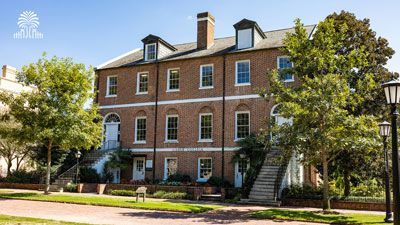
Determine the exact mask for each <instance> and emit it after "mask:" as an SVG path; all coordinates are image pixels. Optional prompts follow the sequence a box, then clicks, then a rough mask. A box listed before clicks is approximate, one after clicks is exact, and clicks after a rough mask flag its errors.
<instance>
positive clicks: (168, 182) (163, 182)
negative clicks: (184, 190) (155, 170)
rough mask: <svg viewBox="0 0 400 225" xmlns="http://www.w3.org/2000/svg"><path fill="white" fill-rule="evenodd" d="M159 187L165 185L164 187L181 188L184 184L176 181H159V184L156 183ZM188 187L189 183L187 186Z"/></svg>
mask: <svg viewBox="0 0 400 225" xmlns="http://www.w3.org/2000/svg"><path fill="white" fill-rule="evenodd" d="M158 184H159V185H165V186H183V185H184V184H183V183H182V182H178V181H166V180H163V181H160V183H158ZM188 185H190V183H189V184H188Z"/></svg>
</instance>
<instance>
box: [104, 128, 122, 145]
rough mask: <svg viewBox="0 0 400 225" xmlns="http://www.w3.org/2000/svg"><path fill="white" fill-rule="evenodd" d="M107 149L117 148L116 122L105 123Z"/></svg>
mask: <svg viewBox="0 0 400 225" xmlns="http://www.w3.org/2000/svg"><path fill="white" fill-rule="evenodd" d="M104 145H106V147H108V149H112V148H117V147H119V146H118V124H107V125H106V143H104Z"/></svg>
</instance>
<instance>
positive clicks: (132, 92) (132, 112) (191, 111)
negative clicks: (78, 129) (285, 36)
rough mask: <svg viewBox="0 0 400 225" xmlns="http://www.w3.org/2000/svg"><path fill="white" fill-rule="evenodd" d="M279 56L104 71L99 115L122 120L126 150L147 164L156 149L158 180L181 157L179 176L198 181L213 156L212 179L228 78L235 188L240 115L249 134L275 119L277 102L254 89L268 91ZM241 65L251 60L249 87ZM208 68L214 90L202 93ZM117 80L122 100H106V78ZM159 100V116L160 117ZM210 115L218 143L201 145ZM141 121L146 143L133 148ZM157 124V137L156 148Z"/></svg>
mask: <svg viewBox="0 0 400 225" xmlns="http://www.w3.org/2000/svg"><path fill="white" fill-rule="evenodd" d="M202 22H207V24H208V25H209V23H210V22H208V21H202ZM199 24H200V22H199ZM199 29H200V28H199ZM212 33H213V31H212ZM212 36H213V34H212ZM198 39H199V38H198ZM207 42H209V41H207ZM200 51H201V50H200ZM280 55H282V54H281V52H280V51H279V50H278V48H272V49H262V50H254V51H245V52H237V53H229V54H220V55H215V56H205V57H197V58H188V59H180V60H168V61H162V60H161V61H158V62H150V63H144V64H138V65H133V66H125V67H117V68H108V69H100V70H97V75H98V83H97V86H98V91H99V94H98V103H99V105H100V106H102V107H103V108H101V109H100V113H101V114H102V115H103V116H105V115H107V114H108V113H116V114H118V115H119V117H120V142H121V147H122V148H127V149H132V151H133V154H134V155H135V154H136V155H140V156H145V157H146V160H152V159H153V148H154V146H156V149H157V153H156V161H155V163H154V165H155V168H153V170H154V169H155V177H156V178H158V179H163V178H164V172H165V171H164V166H165V165H164V164H165V157H177V159H178V162H177V164H178V172H179V173H187V174H189V175H190V176H191V177H192V179H194V180H196V179H197V178H198V158H199V157H211V158H212V169H213V170H212V174H213V175H215V176H222V151H221V149H222V132H223V131H222V121H223V114H222V112H223V101H222V97H223V95H224V93H223V86H224V84H223V81H224V75H225V96H226V97H225V98H226V100H225V134H224V136H225V140H224V148H225V157H224V176H225V178H227V179H229V180H230V181H231V182H232V183H233V182H234V179H235V173H234V164H231V163H230V161H231V159H232V156H233V155H234V151H233V150H234V149H235V148H237V143H236V142H235V112H237V111H249V112H250V132H257V131H259V129H260V128H262V127H263V126H264V123H263V119H264V118H265V117H268V116H269V115H270V111H271V108H272V107H273V106H274V102H265V101H264V100H263V99H261V98H258V97H257V96H256V92H255V88H259V87H267V86H268V83H267V82H266V74H267V71H268V70H270V69H276V68H277V57H278V56H280ZM242 60H249V61H250V85H244V86H235V82H236V81H235V80H236V62H237V61H242ZM206 64H212V65H213V88H210V89H201V88H199V87H200V66H201V65H206ZM224 65H225V68H224ZM171 68H179V70H180V80H179V91H174V92H169V91H167V84H168V81H167V80H168V69H171ZM144 71H147V72H148V74H149V80H148V93H147V94H140V95H138V94H136V90H137V85H138V84H137V81H138V79H137V76H138V73H139V72H144ZM157 71H158V82H157ZM224 71H225V74H224ZM113 75H115V76H117V79H118V85H117V96H116V97H107V96H106V89H107V77H108V76H113ZM157 83H158V86H157ZM157 89H158V99H157V98H156V92H157ZM196 99H202V100H201V101H197V100H196ZM156 101H157V103H158V106H157V107H158V108H157V117H155V116H156V115H155V112H156V106H155V102H156ZM167 101H168V102H167ZM127 104H128V105H127ZM132 104H135V105H132ZM127 106H128V107H127ZM206 112H207V113H212V114H213V126H212V128H213V129H212V132H213V136H212V140H213V141H212V142H199V114H200V113H206ZM172 114H175V115H178V116H179V122H178V143H165V134H166V132H165V130H166V116H167V115H172ZM139 116H140V117H142V116H146V118H147V130H146V143H145V144H143V143H142V144H137V143H134V140H135V118H136V117H139ZM156 119H157V127H156V132H157V134H156V143H154V127H155V121H156ZM153 170H146V177H149V178H151V177H152V173H153ZM121 177H125V178H127V179H132V168H129V169H128V170H126V171H124V172H123V174H122V175H121Z"/></svg>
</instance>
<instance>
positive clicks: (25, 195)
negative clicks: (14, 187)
mask: <svg viewBox="0 0 400 225" xmlns="http://www.w3.org/2000/svg"><path fill="white" fill-rule="evenodd" d="M37 195H38V194H37V193H33V192H23V193H0V198H28V197H33V196H37Z"/></svg>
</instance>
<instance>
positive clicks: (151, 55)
mask: <svg viewBox="0 0 400 225" xmlns="http://www.w3.org/2000/svg"><path fill="white" fill-rule="evenodd" d="M155 59H156V44H148V45H146V61H148V60H155Z"/></svg>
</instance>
